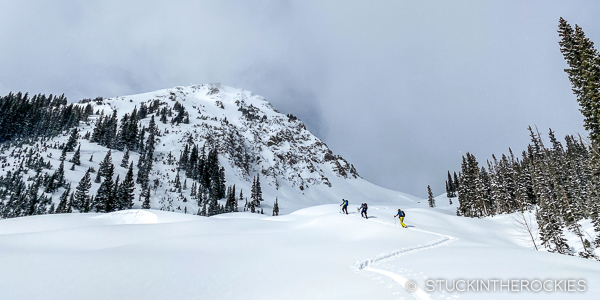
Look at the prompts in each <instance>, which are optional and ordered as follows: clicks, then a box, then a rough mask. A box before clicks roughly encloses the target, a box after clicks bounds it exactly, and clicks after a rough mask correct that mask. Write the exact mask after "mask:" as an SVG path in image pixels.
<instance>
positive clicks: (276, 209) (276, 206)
mask: <svg viewBox="0 0 600 300" xmlns="http://www.w3.org/2000/svg"><path fill="white" fill-rule="evenodd" d="M273 216H279V203H277V197H275V204H273Z"/></svg>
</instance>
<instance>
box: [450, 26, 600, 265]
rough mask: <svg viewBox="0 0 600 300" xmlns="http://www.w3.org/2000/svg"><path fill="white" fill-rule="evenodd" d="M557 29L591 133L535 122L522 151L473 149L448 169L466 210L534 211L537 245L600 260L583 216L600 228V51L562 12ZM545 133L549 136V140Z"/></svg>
mask: <svg viewBox="0 0 600 300" xmlns="http://www.w3.org/2000/svg"><path fill="white" fill-rule="evenodd" d="M558 34H559V36H560V42H559V46H560V51H561V53H562V54H563V56H564V59H565V60H566V62H567V65H568V68H566V69H565V72H566V73H567V74H568V78H569V80H570V81H571V85H572V90H573V93H574V94H575V96H576V97H577V102H578V104H579V106H580V112H581V113H582V114H583V117H584V128H585V129H586V130H587V132H588V136H581V135H576V136H575V135H568V136H566V137H564V142H561V141H560V140H559V139H558V138H557V137H556V136H555V135H554V132H553V131H552V129H549V130H548V131H547V133H544V134H542V133H541V132H540V131H539V130H538V128H532V127H529V128H528V131H529V135H530V139H531V141H530V143H529V145H527V147H526V149H527V150H525V151H523V152H522V153H513V152H512V150H511V149H510V148H509V149H508V153H507V154H502V155H500V156H495V155H492V159H491V160H488V161H487V162H485V163H479V162H478V161H477V159H476V158H475V156H474V155H472V154H471V153H467V154H466V155H465V156H463V158H462V165H461V170H460V172H459V173H458V175H457V174H456V172H454V173H453V174H451V173H450V172H448V179H447V181H446V192H447V196H448V197H449V198H452V197H456V195H457V194H458V201H459V207H458V208H457V211H456V214H457V215H459V216H464V217H471V218H473V217H476V218H481V217H490V216H494V215H498V214H510V213H517V214H521V215H522V214H523V213H526V212H530V213H533V214H534V215H535V222H536V223H537V227H538V228H537V229H538V231H539V245H536V244H537V243H536V241H535V240H534V241H532V243H533V244H534V245H535V246H536V249H537V247H538V246H540V247H544V248H545V249H547V250H548V251H549V252H556V253H560V254H566V255H577V256H580V257H583V258H590V259H596V260H597V259H598V257H596V256H595V255H594V254H593V249H594V248H595V247H594V245H595V246H596V247H597V246H598V245H600V235H597V236H598V237H597V238H596V239H595V240H589V239H588V238H587V237H586V236H584V234H583V233H582V231H581V222H582V221H584V220H590V221H591V222H592V224H593V226H594V230H595V231H596V232H598V233H600V54H599V53H598V50H596V49H595V48H594V43H593V42H592V41H591V40H589V39H588V38H587V37H586V36H585V34H584V31H583V29H582V28H581V27H579V26H577V25H575V28H573V27H572V26H571V25H570V24H569V23H567V21H565V20H564V19H563V18H560V21H559V27H558ZM546 134H547V137H548V140H549V143H548V142H544V141H543V139H544V138H545V137H546ZM526 222H527V223H528V224H527V225H531V223H533V222H528V221H526ZM565 230H566V231H568V232H571V233H572V234H574V235H576V236H577V237H579V239H578V240H579V242H580V243H581V245H578V246H580V247H582V249H584V250H583V251H580V252H579V253H573V251H572V250H571V246H570V245H568V244H567V242H566V239H565ZM532 239H533V237H532Z"/></svg>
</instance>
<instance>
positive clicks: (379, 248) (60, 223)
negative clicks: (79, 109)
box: [0, 197, 600, 300]
mask: <svg viewBox="0 0 600 300" xmlns="http://www.w3.org/2000/svg"><path fill="white" fill-rule="evenodd" d="M437 200H438V208H434V209H431V208H428V207H426V201H421V202H420V203H416V202H415V203H412V202H409V201H405V202H395V203H388V204H386V203H378V204H373V205H372V206H370V209H369V216H370V218H369V219H368V220H367V219H363V218H360V217H358V215H357V213H356V206H357V205H358V204H359V203H354V202H352V200H351V202H350V203H351V205H350V207H349V212H350V215H342V214H340V208H339V206H338V205H337V204H326V205H318V206H311V207H307V208H304V209H300V210H297V211H295V212H292V213H290V214H287V215H281V216H277V217H271V216H267V215H259V214H252V213H245V212H244V213H230V214H222V215H217V216H214V217H210V218H206V217H199V216H194V215H189V214H187V215H186V214H181V213H173V212H165V211H159V210H135V209H134V210H126V211H119V212H114V213H109V214H93V213H90V214H61V215H42V216H32V217H23V218H15V219H7V220H1V221H0V267H1V270H2V271H1V272H0V294H1V295H2V297H1V298H2V299H6V300H9V299H61V300H63V299H413V298H414V299H597V295H598V294H600V286H599V284H600V263H598V262H595V261H592V260H585V259H581V258H577V257H570V256H565V255H559V254H552V253H547V252H543V251H534V250H532V247H531V246H529V245H528V244H527V243H526V242H525V240H524V239H522V238H523V236H522V234H520V233H519V231H518V228H517V226H516V224H515V222H514V221H513V220H512V219H511V216H507V215H502V216H499V217H494V218H485V219H470V218H464V217H457V216H455V215H454V210H455V208H456V206H455V205H451V206H450V205H447V203H448V202H447V199H446V198H445V197H438V198H437ZM444 201H445V202H444ZM454 202H456V199H454ZM400 204H402V208H403V209H405V211H406V214H407V217H406V219H405V223H406V224H407V225H408V226H409V228H407V229H404V228H402V227H399V226H398V224H397V219H396V220H394V219H393V218H392V216H393V215H394V214H395V213H396V211H397V208H398V207H399V205H400ZM461 279H463V280H494V279H498V280H504V281H505V282H506V281H507V280H535V279H539V280H569V279H574V280H584V281H585V291H583V292H567V291H552V292H545V291H543V290H542V291H540V292H533V291H529V292H527V291H523V292H508V291H506V287H504V291H502V292H500V291H496V292H485V291H483V292H482V291H472V290H471V291H468V292H467V291H465V292H457V291H454V292H447V291H445V292H441V291H439V290H436V291H433V292H429V291H428V290H427V289H428V288H430V286H429V287H428V285H427V284H426V280H449V281H450V282H451V281H452V280H454V281H457V280H461ZM413 282H414V283H416V286H417V290H416V291H414V292H413V293H411V292H409V291H408V290H412V289H413V288H414V286H413V285H412V284H413ZM450 284H451V283H450ZM449 287H450V286H449ZM464 287H465V286H461V285H459V289H462V288H464ZM553 288H554V286H553ZM575 288H578V286H577V285H575ZM579 288H580V287H579ZM497 289H498V290H499V286H498V288H497Z"/></svg>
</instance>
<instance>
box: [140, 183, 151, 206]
mask: <svg viewBox="0 0 600 300" xmlns="http://www.w3.org/2000/svg"><path fill="white" fill-rule="evenodd" d="M140 196H143V197H144V202H143V203H142V209H150V208H152V207H151V205H150V187H147V188H146V189H144V190H143V191H142V193H141V194H140Z"/></svg>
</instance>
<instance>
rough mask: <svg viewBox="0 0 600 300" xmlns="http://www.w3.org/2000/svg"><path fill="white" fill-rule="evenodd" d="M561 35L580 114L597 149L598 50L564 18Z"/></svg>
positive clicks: (599, 129)
mask: <svg viewBox="0 0 600 300" xmlns="http://www.w3.org/2000/svg"><path fill="white" fill-rule="evenodd" d="M558 33H559V36H560V37H561V41H560V42H559V45H560V51H561V53H562V54H563V56H564V58H565V60H566V61H567V64H568V65H569V68H567V69H565V72H566V73H567V74H568V75H569V80H570V81H571V84H572V87H573V93H574V94H575V95H576V96H577V102H578V103H579V106H580V107H581V108H580V111H581V113H582V114H583V116H584V127H585V129H587V130H588V131H589V133H590V139H591V140H592V143H593V144H594V146H595V147H598V145H599V142H600V105H599V104H598V103H599V101H600V55H599V54H598V51H597V50H596V49H595V48H594V43H593V42H592V41H590V40H589V39H588V38H587V37H586V36H585V34H584V32H583V29H581V27H579V26H577V25H575V30H573V28H572V27H571V25H569V24H568V23H567V21H565V20H564V19H563V18H560V20H559V25H558Z"/></svg>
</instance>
